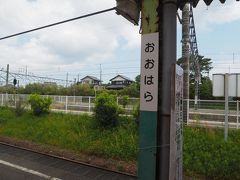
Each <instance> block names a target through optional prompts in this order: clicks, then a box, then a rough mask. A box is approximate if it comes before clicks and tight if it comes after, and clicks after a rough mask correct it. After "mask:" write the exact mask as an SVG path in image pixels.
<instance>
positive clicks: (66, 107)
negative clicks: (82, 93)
mask: <svg viewBox="0 0 240 180" xmlns="http://www.w3.org/2000/svg"><path fill="white" fill-rule="evenodd" d="M65 103H66V106H65V111H66V113H67V112H68V96H66V102H65Z"/></svg>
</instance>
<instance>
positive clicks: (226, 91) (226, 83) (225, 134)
mask: <svg viewBox="0 0 240 180" xmlns="http://www.w3.org/2000/svg"><path fill="white" fill-rule="evenodd" d="M228 77H229V74H225V81H224V88H225V93H224V94H225V123H224V140H225V141H227V138H228V80H229V78H228Z"/></svg>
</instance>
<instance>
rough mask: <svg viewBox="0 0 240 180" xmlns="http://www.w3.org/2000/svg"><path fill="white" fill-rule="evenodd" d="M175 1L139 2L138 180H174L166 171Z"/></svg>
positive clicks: (169, 169)
mask: <svg viewBox="0 0 240 180" xmlns="http://www.w3.org/2000/svg"><path fill="white" fill-rule="evenodd" d="M176 2H177V1H176V0H151V1H146V0H145V1H144V0H142V45H141V47H142V50H141V95H140V96H141V105H140V130H139V131H140V149H139V168H138V178H139V180H160V179H161V180H165V179H166V180H167V179H175V178H174V175H173V173H175V172H173V170H172V169H171V168H170V124H171V119H172V117H171V114H172V111H174V109H173V107H172V102H173V101H172V98H173V96H172V93H171V91H172V88H173V87H172V86H171V84H172V83H173V82H172V81H171V77H172V67H173V65H174V64H175V63H176V12H177V5H176ZM155 58H156V59H155ZM154 65H156V67H154Z"/></svg>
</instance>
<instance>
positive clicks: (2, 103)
mask: <svg viewBox="0 0 240 180" xmlns="http://www.w3.org/2000/svg"><path fill="white" fill-rule="evenodd" d="M1 95H2V106H3V94H1Z"/></svg>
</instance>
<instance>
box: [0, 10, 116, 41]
mask: <svg viewBox="0 0 240 180" xmlns="http://www.w3.org/2000/svg"><path fill="white" fill-rule="evenodd" d="M115 9H116V7H113V8H109V9H105V10H102V11H97V12H94V13H90V14H86V15H82V16H78V17H75V18H71V19H67V20H64V21H59V22H56V23H52V24H48V25H45V26H41V27H37V28H34V29H30V30H27V31H22V32H20V33H16V34H11V35H8V36H5V37H1V38H0V40H4V39H8V38H12V37H15V36H19V35H22V34H26V33H30V32H33V31H38V30H41V29H45V28H49V27H52V26H56V25H60V24H64V23H67V22H70V21H75V20H78V19H82V18H86V17H90V16H94V15H97V14H102V13H105V12H109V11H112V10H115Z"/></svg>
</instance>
